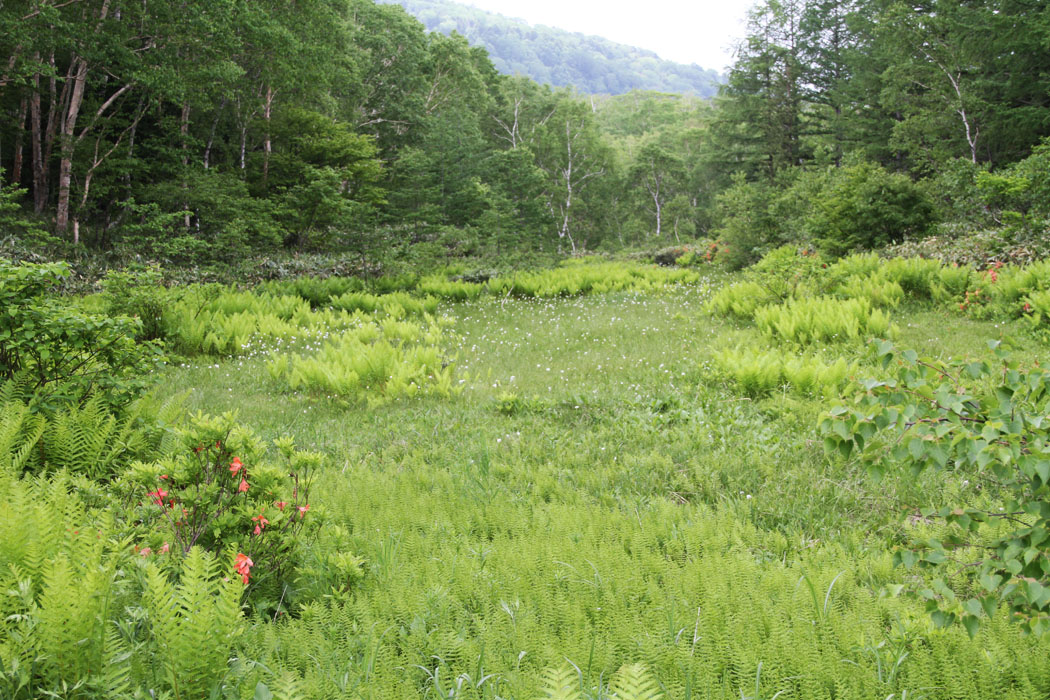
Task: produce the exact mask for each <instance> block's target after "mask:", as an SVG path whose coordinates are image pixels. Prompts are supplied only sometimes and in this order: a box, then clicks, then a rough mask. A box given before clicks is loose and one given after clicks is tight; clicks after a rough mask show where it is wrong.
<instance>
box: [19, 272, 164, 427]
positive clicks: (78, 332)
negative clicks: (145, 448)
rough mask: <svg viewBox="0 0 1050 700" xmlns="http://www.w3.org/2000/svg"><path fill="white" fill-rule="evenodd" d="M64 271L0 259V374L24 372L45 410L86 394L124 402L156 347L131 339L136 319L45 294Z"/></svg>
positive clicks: (141, 384)
mask: <svg viewBox="0 0 1050 700" xmlns="http://www.w3.org/2000/svg"><path fill="white" fill-rule="evenodd" d="M68 275H69V268H68V266H66V265H64V264H40V265H35V264H23V265H12V264H10V263H8V262H6V261H4V260H0V380H5V381H6V380H11V379H13V378H15V377H24V378H27V379H28V381H29V384H30V386H31V388H32V390H33V392H34V397H33V403H34V405H35V406H38V407H40V408H43V409H45V410H54V409H55V408H58V407H60V406H63V405H66V404H68V403H80V402H82V401H84V400H86V399H87V397H88V396H90V395H92V394H99V395H100V396H102V397H103V399H104V400H105V401H106V402H108V403H110V404H111V405H113V406H123V405H126V404H127V403H129V402H130V401H131V400H132V399H134V398H135V397H136V396H138V395H139V394H140V393H141V392H142V391H143V390H144V389H145V387H146V386H147V384H148V374H149V372H150V370H151V369H152V368H153V367H154V366H155V364H156V361H157V360H158V358H159V349H158V348H157V347H156V346H155V345H153V344H150V343H140V342H136V336H137V335H138V333H139V329H140V328H141V323H140V322H139V321H136V320H132V319H128V318H124V317H116V318H106V317H103V316H97V315H92V314H85V313H80V312H78V311H75V310H73V309H71V308H69V305H68V304H63V303H62V302H61V301H60V300H58V299H55V298H53V297H48V296H46V294H47V293H48V292H49V291H52V290H53V289H54V287H55V286H56V285H58V284H59V283H60V282H61V281H62V279H63V278H65V277H66V276H68Z"/></svg>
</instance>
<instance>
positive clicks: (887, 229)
mask: <svg viewBox="0 0 1050 700" xmlns="http://www.w3.org/2000/svg"><path fill="white" fill-rule="evenodd" d="M933 223H934V207H933V201H932V200H931V199H930V197H929V195H927V194H926V192H925V191H924V190H923V189H922V188H920V187H919V186H918V185H916V184H915V183H914V182H912V181H911V179H910V178H908V177H907V176H906V175H900V174H894V173H890V172H888V171H886V170H885V169H883V168H882V167H881V166H879V165H875V164H872V163H857V164H854V165H848V166H845V167H842V168H836V169H835V170H833V171H832V175H831V177H830V178H829V180H828V183H827V185H826V186H825V188H824V190H823V191H822V192H821V193H820V195H819V196H818V197H816V198H815V200H814V201H813V210H812V211H811V212H810V214H809V217H808V221H807V228H808V230H809V233H810V235H812V237H813V239H814V241H815V242H816V243H817V245H818V246H819V247H820V249H821V250H822V251H823V252H825V253H827V254H829V255H833V256H839V255H844V254H846V253H849V252H851V251H854V250H858V249H868V250H870V249H872V248H878V247H881V246H885V245H888V244H890V243H897V242H900V241H902V240H904V239H906V238H914V237H918V236H922V235H923V234H925V233H926V231H927V230H929V228H930V226H932V225H933Z"/></svg>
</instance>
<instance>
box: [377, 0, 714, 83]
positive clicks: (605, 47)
mask: <svg viewBox="0 0 1050 700" xmlns="http://www.w3.org/2000/svg"><path fill="white" fill-rule="evenodd" d="M382 1H383V2H391V3H397V4H399V5H401V6H402V7H404V8H405V9H406V10H408V11H409V13H410V14H412V15H413V16H414V17H416V18H418V19H419V20H420V21H421V22H422V23H423V25H424V26H426V28H427V29H428V30H429V31H438V32H442V33H444V34H449V33H451V32H453V31H455V32H459V33H460V34H462V35H463V36H465V37H467V41H469V42H470V43H471V45H473V46H482V47H484V48H485V50H487V51H488V52H489V57H490V58H491V59H492V63H493V65H494V66H496V69H497V70H498V71H499V72H500V73H505V74H507V75H516V74H520V75H524V76H527V77H529V78H532V79H533V80H535V81H536V82H538V83H549V84H551V85H554V86H556V87H575V88H576V89H577V90H579V91H580V92H584V93H591V94H606V95H620V94H623V93H625V92H630V91H631V90H656V91H659V92H677V93H689V94H693V95H699V96H701V97H711V96H713V95H714V94H715V93H716V92H717V90H718V83H719V82H720V76H719V75H718V73H717V72H716V71H713V70H710V69H704V68H701V67H700V66H698V65H696V64H693V65H685V64H682V63H675V62H674V61H666V60H663V59H661V58H660V57H659V56H658V55H657V54H656V53H655V52H653V51H646V50H645V49H639V48H636V47H634V46H627V45H625V44H619V43H616V42H614V41H609V40H608V39H603V38H602V37H599V36H589V35H586V34H581V33H579V32H567V31H565V30H563V29H557V28H555V27H547V26H544V25H530V24H528V23H527V22H524V21H523V20H519V19H512V18H510V17H505V16H503V15H500V14H496V13H494V12H486V11H485V10H480V9H478V8H476V7H471V6H469V5H464V4H462V3H458V2H449V1H448V0H382Z"/></svg>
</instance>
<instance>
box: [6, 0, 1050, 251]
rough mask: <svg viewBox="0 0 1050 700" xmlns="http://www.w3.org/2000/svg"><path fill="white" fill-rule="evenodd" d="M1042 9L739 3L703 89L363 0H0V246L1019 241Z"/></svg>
mask: <svg viewBox="0 0 1050 700" xmlns="http://www.w3.org/2000/svg"><path fill="white" fill-rule="evenodd" d="M1040 7H1041V6H1040V5H1039V4H1038V3H1035V2H1032V1H1029V0H995V1H993V0H980V1H975V2H968V3H964V4H960V3H957V2H946V1H945V0H938V1H932V0H931V1H930V2H926V3H921V4H919V5H915V4H912V3H904V2H898V1H896V0H837V1H834V2H833V1H831V0H778V1H777V2H773V1H770V2H763V3H759V4H758V6H757V7H756V8H755V10H754V11H753V13H752V17H751V21H750V24H749V29H748V32H749V33H748V36H747V37H746V39H745V40H744V41H743V42H742V44H741V47H740V51H739V57H738V60H737V62H736V63H735V65H734V66H733V68H732V70H731V72H730V74H729V76H728V78H727V84H726V85H725V86H724V88H723V89H722V91H721V93H720V94H719V96H718V97H717V98H716V99H715V100H714V101H713V103H708V102H706V101H703V100H699V99H696V98H691V97H682V96H675V95H671V94H663V93H654V92H640V91H635V92H632V93H629V94H627V95H621V96H615V97H591V96H582V95H580V94H577V93H574V92H573V91H571V90H569V89H565V88H561V89H552V88H549V87H544V86H541V85H540V84H538V83H537V82H535V81H533V80H531V79H529V78H526V77H522V76H505V75H501V74H500V73H499V71H498V70H496V67H495V65H494V64H493V62H492V60H491V59H490V58H489V56H488V55H487V54H486V52H485V50H484V49H483V48H480V47H471V46H469V44H468V42H467V40H466V39H465V38H464V37H463V36H461V35H459V34H452V35H445V34H443V33H441V32H427V31H426V29H425V28H424V26H423V24H422V23H420V22H419V21H418V20H417V19H415V18H413V17H411V16H410V15H409V14H408V13H406V12H405V11H404V9H403V8H401V7H400V6H397V5H387V4H375V3H374V2H372V1H371V0H312V1H311V2H305V3H297V4H295V5H281V4H276V5H274V4H270V3H249V4H244V3H240V2H236V1H234V0H219V1H217V2H210V3H206V4H199V5H194V6H192V9H186V8H183V7H182V6H181V5H176V4H174V3H169V2H151V3H148V4H146V5H141V4H134V3H126V2H121V1H119V0H81V1H79V2H75V3H61V2H58V3H53V2H40V1H38V0H32V1H30V0H25V1H23V2H16V3H5V4H4V5H3V6H2V7H0V29H2V31H0V51H2V52H3V56H4V57H5V58H4V59H3V61H2V62H0V65H2V67H3V68H2V75H0V111H2V113H3V114H4V115H5V119H4V120H3V121H2V122H0V167H2V168H3V183H4V187H3V190H0V197H2V201H3V207H4V208H3V210H2V211H3V213H2V214H0V216H2V217H3V227H4V231H5V232H6V233H7V234H8V236H7V240H8V242H9V245H15V246H28V247H29V248H33V249H35V250H42V251H45V252H46V251H50V252H48V253H47V254H49V255H50V254H53V255H66V254H68V253H69V252H70V251H71V250H73V248H71V247H70V246H79V247H80V248H79V249H85V248H86V249H93V250H100V251H104V252H106V253H107V255H110V256H113V257H115V258H116V259H122V258H126V257H127V256H129V255H134V256H145V257H147V258H152V259H157V260H162V261H165V262H167V263H170V264H183V263H201V262H211V261H222V262H225V263H229V262H234V261H238V260H242V259H243V258H244V257H245V256H258V255H283V254H287V253H292V254H297V253H302V252H308V251H314V252H341V251H342V252H345V251H353V252H356V253H364V254H366V257H367V256H371V257H375V256H378V255H381V254H382V255H395V256H401V257H405V256H407V257H408V258H413V257H419V256H421V255H422V256H424V257H427V256H429V257H436V258H441V259H444V258H446V257H449V256H452V257H486V256H496V257H499V258H506V257H507V256H508V255H509V254H512V253H513V254H517V253H520V252H522V251H526V252H527V251H537V250H543V251H548V252H553V253H557V252H561V253H568V252H573V251H579V250H616V249H620V248H625V247H628V248H629V247H639V246H641V247H646V248H658V247H660V246H665V245H669V244H678V243H681V242H687V241H690V240H693V239H694V238H704V239H711V240H714V239H717V240H719V241H721V242H722V243H723V244H725V245H723V247H727V248H728V249H729V253H728V254H727V255H728V258H729V261H730V262H731V264H734V265H742V264H746V263H747V262H749V261H753V260H755V259H757V257H758V256H759V255H761V253H762V252H764V251H766V250H769V249H771V248H772V247H776V246H777V245H780V244H783V243H787V242H793V243H798V244H805V245H814V246H818V247H820V248H821V249H822V250H824V251H826V252H832V253H842V252H847V251H850V250H857V249H865V248H871V247H879V246H884V245H887V244H897V243H901V242H902V241H904V240H905V239H908V240H918V239H923V238H924V237H926V236H929V235H934V234H936V235H939V236H940V239H941V240H947V239H946V238H945V237H946V236H947V237H949V238H951V237H955V236H959V235H964V234H965V235H967V236H968V237H967V238H966V240H967V241H968V243H967V244H966V245H964V246H960V245H955V244H952V246H950V247H952V248H953V249H960V248H961V247H966V246H970V247H972V248H974V251H976V252H975V253H974V254H975V255H977V254H979V255H984V256H986V257H989V256H994V255H998V254H1000V253H1002V252H1003V251H1005V250H1007V249H1011V250H1012V249H1025V250H1029V251H1030V252H1031V251H1038V250H1043V247H1041V246H1043V243H1042V234H1043V231H1044V228H1045V223H1044V222H1045V217H1046V213H1047V206H1048V205H1047V204H1046V203H1047V202H1048V201H1050V197H1048V196H1045V195H1046V193H1047V191H1048V190H1047V188H1048V187H1050V185H1048V184H1047V177H1046V175H1045V173H1046V172H1047V167H1046V161H1047V160H1048V158H1050V156H1048V154H1047V150H1046V149H1045V147H1043V146H1041V144H1042V143H1043V139H1044V138H1045V137H1046V136H1047V135H1048V134H1050V82H1048V81H1050V78H1048V77H1047V76H1050V52H1048V51H1047V50H1046V47H1047V45H1048V43H1050V39H1048V22H1047V18H1046V15H1045V13H1042V12H1040V11H1038V10H1039V8H1040ZM581 41H582V40H581ZM952 240H954V239H952ZM971 244H972V245H971Z"/></svg>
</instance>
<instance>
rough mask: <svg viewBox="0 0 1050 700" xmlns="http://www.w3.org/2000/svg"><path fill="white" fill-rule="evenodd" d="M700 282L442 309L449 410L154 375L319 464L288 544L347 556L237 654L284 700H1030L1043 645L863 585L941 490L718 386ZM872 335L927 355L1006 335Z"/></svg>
mask: <svg viewBox="0 0 1050 700" xmlns="http://www.w3.org/2000/svg"><path fill="white" fill-rule="evenodd" d="M725 282H726V280H724V279H723V278H721V277H717V278H711V279H708V278H705V279H702V280H701V281H699V282H697V283H694V284H690V285H685V286H681V287H676V288H673V289H670V290H665V291H663V292H661V293H656V294H638V293H623V292H612V293H608V294H599V295H592V296H583V297H575V298H554V299H515V298H509V297H500V298H482V299H479V300H475V301H472V302H465V303H452V304H444V305H443V306H442V308H441V313H443V314H446V315H448V316H450V317H451V318H452V319H454V323H453V324H452V328H453V329H454V338H453V341H452V342H453V345H452V348H453V349H452V355H453V356H454V357H455V360H456V365H457V377H458V379H457V389H458V390H459V392H458V393H456V394H455V395H454V396H452V397H451V398H442V397H425V398H420V399H410V400H404V401H394V402H389V403H384V404H381V405H374V406H368V405H362V404H347V403H345V402H340V401H334V400H332V399H331V398H330V397H326V396H325V395H321V394H318V393H316V392H314V393H310V392H306V393H292V392H289V391H287V390H286V389H285V390H282V387H280V386H278V385H276V384H275V383H274V381H273V380H272V379H271V378H270V377H268V375H267V372H266V367H265V363H266V359H265V354H262V355H260V356H256V357H253V358H251V359H243V358H242V359H231V360H222V361H218V362H210V361H209V362H207V363H202V364H194V365H192V366H183V367H175V368H171V369H169V370H167V371H166V373H165V375H164V378H163V384H164V386H165V388H166V390H170V391H171V392H175V393H177V392H188V399H187V405H188V407H189V408H191V409H194V410H197V409H199V410H203V411H207V412H210V413H217V412H223V411H230V410H236V411H238V417H239V419H240V420H241V421H243V422H245V423H247V424H249V425H252V426H253V427H254V428H255V429H256V430H257V431H258V432H259V433H260V434H261V435H263V436H265V437H276V436H278V435H281V434H286V433H287V434H292V435H294V436H295V438H296V442H297V444H299V445H302V446H307V447H309V448H310V449H314V450H318V451H321V452H323V453H324V454H325V455H327V457H328V468H327V469H326V471H325V472H324V473H323V475H322V476H321V479H320V483H319V484H318V485H317V486H316V487H315V495H314V496H313V501H314V503H315V504H316V505H317V506H318V507H319V508H320V509H323V514H324V523H325V525H324V527H323V528H322V530H321V531H320V533H319V534H318V535H317V541H316V543H315V544H314V545H313V546H314V547H317V548H319V549H321V550H325V549H329V548H331V549H333V550H334V549H345V550H347V551H351V552H353V553H354V554H356V555H358V556H360V557H361V558H362V559H363V560H364V562H365V563H364V565H363V566H364V574H363V576H362V577H361V578H360V580H359V581H357V582H356V583H355V585H354V588H353V590H352V593H351V594H350V595H348V596H345V597H344V598H343V599H340V600H337V601H333V602H332V603H331V604H328V605H317V606H314V607H311V608H309V609H308V611H307V613H306V614H303V615H302V617H301V618H300V619H296V620H291V621H288V622H287V623H285V624H283V625H277V626H272V625H257V626H254V627H253V628H252V630H250V631H249V632H248V633H247V637H246V639H245V641H244V644H243V648H244V649H245V650H246V651H245V654H246V657H245V659H244V662H246V663H247V662H249V661H250V662H251V663H260V664H264V665H265V666H266V667H267V668H270V669H274V670H275V671H276V669H281V672H283V673H286V674H289V675H291V676H294V677H295V678H297V679H299V681H300V683H301V685H302V687H303V688H308V689H309V691H308V692H306V694H305V697H333V698H334V697H358V696H360V697H363V698H377V699H378V698H423V697H428V698H438V697H442V698H448V697H456V698H519V699H524V698H537V697H543V696H544V695H543V689H544V687H545V686H544V683H545V682H546V683H547V686H549V688H548V690H550V689H551V688H554V687H556V685H557V680H558V679H557V678H555V676H557V675H558V674H556V673H552V672H551V671H550V670H549V669H567V670H568V671H569V673H568V675H567V676H565V677H568V678H569V679H570V680H571V683H572V685H573V687H574V688H578V689H579V691H580V692H581V693H582V696H583V697H588V698H599V697H609V696H608V695H605V694H604V693H608V692H610V691H609V685H610V681H611V678H612V677H613V676H614V674H615V672H616V671H617V670H618V669H620V668H621V667H622V666H624V665H626V664H635V663H641V664H644V666H645V667H646V668H647V669H648V671H649V673H650V674H651V676H652V677H653V678H655V679H656V681H657V682H658V683H659V686H660V687H661V688H663V689H665V691H666V693H667V697H670V698H740V697H747V698H754V699H755V700H757V699H758V698H773V697H774V696H776V695H777V694H778V693H780V695H779V697H789V698H790V697H794V698H807V699H808V698H889V697H893V698H920V697H925V698H931V699H932V698H992V697H996V698H1037V697H1045V696H1046V695H1047V693H1048V692H1050V665H1047V664H1040V663H1033V660H1035V659H1046V658H1048V656H1047V655H1048V652H1050V645H1048V644H1047V643H1046V642H1038V641H1037V640H1035V639H1032V638H1027V637H1023V636H1021V635H1020V633H1019V632H1018V630H1017V629H1016V628H1015V627H1014V626H1012V625H1010V624H1009V623H1007V622H1006V621H1005V619H1003V618H1001V617H1000V618H999V619H998V620H996V621H995V622H993V623H992V624H991V625H990V626H989V627H988V628H987V629H986V630H985V631H983V632H982V634H981V635H980V636H979V637H978V638H977V639H975V640H973V641H971V640H970V639H969V638H968V637H967V635H966V633H965V631H964V630H962V629H961V628H954V629H947V630H937V629H934V628H933V626H932V624H931V623H930V622H929V619H928V617H927V615H926V613H925V612H924V610H923V609H922V607H921V605H920V604H919V603H917V602H915V601H913V600H909V599H898V598H892V597H887V596H884V595H881V592H882V589H883V587H884V586H885V585H886V584H891V583H895V582H897V581H899V580H901V579H902V578H904V577H905V576H906V575H907V572H904V571H903V570H901V569H899V568H894V567H893V566H892V564H891V556H890V550H891V548H892V547H893V546H894V545H895V544H897V543H899V542H900V541H901V540H902V538H903V537H904V536H905V534H906V533H904V532H903V530H905V529H907V528H908V527H909V525H908V523H909V515H910V514H911V513H913V512H915V510H916V508H917V507H918V506H919V505H925V504H927V503H941V502H950V501H951V499H952V497H954V496H957V495H958V494H960V493H961V492H963V491H964V489H965V486H963V485H962V481H963V479H962V478H961V477H959V478H955V477H953V476H952V475H950V474H949V475H947V477H945V475H943V474H941V475H937V476H933V475H929V476H927V477H924V478H923V479H920V480H918V481H916V480H913V479H911V478H909V477H907V475H898V476H895V477H890V478H887V479H884V480H882V481H881V482H878V483H876V482H874V481H872V480H871V479H869V478H868V477H867V476H866V474H865V473H864V472H863V470H861V469H859V468H857V467H856V466H855V465H854V466H851V465H850V464H848V463H844V462H843V461H841V460H830V459H828V458H826V457H825V456H824V454H823V451H822V449H821V444H820V440H819V437H818V436H817V435H816V429H815V426H816V422H817V418H818V415H819V414H820V412H821V410H822V409H823V408H824V401H823V400H821V399H819V398H810V397H805V396H798V395H795V394H792V393H789V392H787V391H779V392H775V393H773V394H772V395H769V396H765V397H762V398H757V399H751V398H749V397H747V396H742V395H740V393H739V392H737V391H734V387H733V386H731V385H729V384H727V382H725V381H723V380H722V379H720V378H719V376H717V373H716V372H714V371H713V370H712V358H713V357H714V356H715V355H716V354H717V353H719V352H722V351H725V350H726V349H734V348H740V349H746V348H748V347H751V346H754V345H757V344H761V342H762V339H761V337H760V335H759V333H758V332H757V331H756V330H755V328H754V327H753V326H752V325H750V324H747V323H741V322H735V321H731V320H725V319H723V318H719V317H717V316H715V315H713V314H710V313H706V312H705V305H706V304H707V302H708V301H709V300H710V298H711V295H712V291H713V290H714V289H716V288H719V287H721V286H722V285H724V284H725ZM893 317H894V321H895V323H896V324H897V325H898V326H899V336H898V340H899V343H900V344H901V345H902V346H907V347H914V348H916V349H919V350H920V351H922V352H924V353H927V354H931V355H935V356H955V355H963V354H966V353H969V352H972V349H973V348H975V347H980V346H981V342H980V341H983V340H985V339H995V338H999V337H1001V336H1002V335H1003V334H1004V333H1007V332H1011V331H1014V332H1016V331H1018V330H1019V329H1018V328H1016V327H1012V326H1013V325H1014V324H1006V325H1002V324H996V323H993V322H980V321H974V320H971V319H969V318H966V317H962V316H960V315H958V314H952V313H950V312H945V311H943V310H940V309H935V308H922V307H918V306H914V307H913V308H903V309H899V310H897V312H895V313H894V314H893ZM1015 334H1016V333H1015ZM1021 337H1022V338H1023V337H1024V336H1023V335H1022V336H1021ZM841 352H842V353H844V354H850V353H852V354H855V355H858V356H859V355H862V354H863V353H862V350H861V347H859V346H858V347H851V348H849V349H848V350H842V351H841ZM1022 352H1024V353H1026V354H1030V355H1031V356H1032V357H1037V356H1039V353H1040V348H1039V347H1038V345H1037V344H1036V343H1034V342H1033V341H1026V344H1023V348H1022ZM544 679H546V681H545V680H544ZM563 680H564V678H563ZM551 695H552V696H553V695H554V693H553V691H551ZM566 697H569V696H568V695H566Z"/></svg>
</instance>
